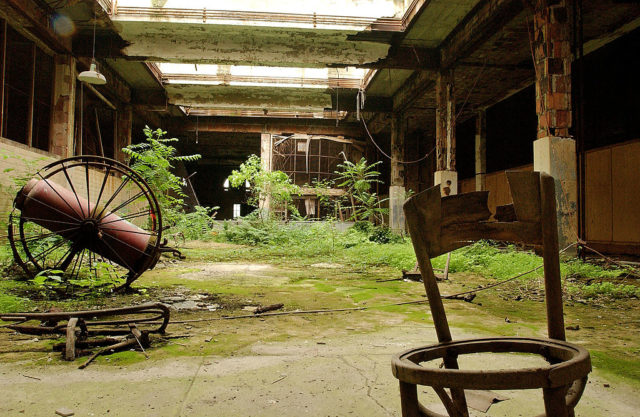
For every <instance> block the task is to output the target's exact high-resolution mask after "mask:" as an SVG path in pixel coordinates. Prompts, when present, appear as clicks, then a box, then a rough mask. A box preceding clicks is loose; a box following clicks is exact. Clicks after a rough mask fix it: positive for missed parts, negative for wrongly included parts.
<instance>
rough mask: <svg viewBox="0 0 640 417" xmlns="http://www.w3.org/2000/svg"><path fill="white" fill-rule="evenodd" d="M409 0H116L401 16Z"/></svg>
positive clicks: (174, 5)
mask: <svg viewBox="0 0 640 417" xmlns="http://www.w3.org/2000/svg"><path fill="white" fill-rule="evenodd" d="M409 2H410V1H409V0H404V1H397V0H360V1H345V0H316V1H300V0H269V1H259V0H234V1H216V0H190V1H184V0H164V1H162V0H154V1H152V0H118V6H120V7H153V6H154V4H155V5H156V7H162V8H165V9H203V8H206V9H207V10H233V11H246V12H271V13H299V14H313V13H317V14H319V15H332V16H352V17H353V16H357V17H376V18H377V17H401V16H402V14H403V13H404V10H405V9H406V6H407V5H408V3H409Z"/></svg>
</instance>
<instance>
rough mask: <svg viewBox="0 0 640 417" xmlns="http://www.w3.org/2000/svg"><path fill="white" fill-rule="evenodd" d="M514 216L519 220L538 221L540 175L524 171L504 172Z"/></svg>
mask: <svg viewBox="0 0 640 417" xmlns="http://www.w3.org/2000/svg"><path fill="white" fill-rule="evenodd" d="M505 176H506V178H507V181H508V184H509V188H510V190H511V198H512V199H513V208H514V210H515V212H516V218H517V219H518V220H520V221H521V222H539V221H540V175H539V174H538V173H534V172H526V171H507V172H506V173H505Z"/></svg>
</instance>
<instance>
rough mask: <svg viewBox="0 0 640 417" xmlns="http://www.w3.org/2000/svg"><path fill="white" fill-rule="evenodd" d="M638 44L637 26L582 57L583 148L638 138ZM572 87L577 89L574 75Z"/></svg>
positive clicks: (574, 66)
mask: <svg viewBox="0 0 640 417" xmlns="http://www.w3.org/2000/svg"><path fill="white" fill-rule="evenodd" d="M638 45H640V29H636V30H634V31H633V32H631V33H630V34H628V35H626V36H623V37H621V38H620V39H618V40H616V41H614V42H611V43H610V44H609V45H607V46H604V47H602V48H600V49H598V50H597V51H595V52H593V53H591V54H589V55H587V56H585V57H584V72H585V74H584V75H585V76H584V131H585V136H584V144H585V149H586V150H589V149H593V148H597V147H601V146H606V145H612V144H615V143H619V142H624V141H627V140H631V139H637V138H638V137H640V117H638V115H640V101H639V100H638V91H640V78H639V77H638V74H639V73H640V54H638ZM579 65H580V64H579V62H576V63H574V65H573V68H574V75H575V69H576V68H579ZM573 88H574V91H576V92H578V88H579V84H578V83H576V79H575V77H574V85H573ZM623 109H624V110H623Z"/></svg>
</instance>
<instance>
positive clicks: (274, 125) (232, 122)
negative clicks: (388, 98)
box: [165, 117, 364, 138]
mask: <svg viewBox="0 0 640 417" xmlns="http://www.w3.org/2000/svg"><path fill="white" fill-rule="evenodd" d="M165 126H166V128H167V130H168V131H169V132H174V133H172V134H177V133H175V132H195V131H196V129H197V131H198V132H223V133H273V134H283V133H306V134H316V135H336V136H338V135H342V136H348V137H352V138H354V137H355V138H360V137H363V133H364V132H363V129H362V125H361V124H360V123H352V122H344V121H340V122H338V125H337V126H336V121H335V120H332V119H277V118H260V117H199V118H198V120H196V119H195V118H191V117H189V118H187V117H174V118H172V119H169V120H167V123H166V125H165Z"/></svg>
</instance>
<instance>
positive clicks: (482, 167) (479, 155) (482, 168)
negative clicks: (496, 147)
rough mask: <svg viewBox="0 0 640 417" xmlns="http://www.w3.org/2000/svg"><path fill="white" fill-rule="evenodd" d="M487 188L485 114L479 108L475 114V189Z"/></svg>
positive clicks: (482, 189)
mask: <svg viewBox="0 0 640 417" xmlns="http://www.w3.org/2000/svg"><path fill="white" fill-rule="evenodd" d="M486 189H487V115H486V112H485V111H484V110H480V111H479V112H478V113H477V116H476V191H484V190H486Z"/></svg>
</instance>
